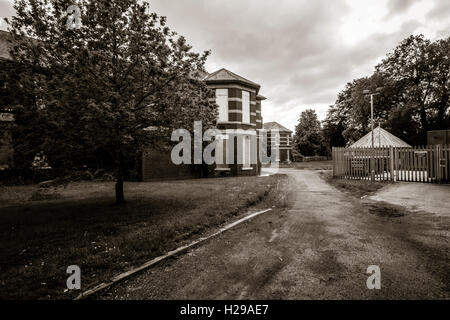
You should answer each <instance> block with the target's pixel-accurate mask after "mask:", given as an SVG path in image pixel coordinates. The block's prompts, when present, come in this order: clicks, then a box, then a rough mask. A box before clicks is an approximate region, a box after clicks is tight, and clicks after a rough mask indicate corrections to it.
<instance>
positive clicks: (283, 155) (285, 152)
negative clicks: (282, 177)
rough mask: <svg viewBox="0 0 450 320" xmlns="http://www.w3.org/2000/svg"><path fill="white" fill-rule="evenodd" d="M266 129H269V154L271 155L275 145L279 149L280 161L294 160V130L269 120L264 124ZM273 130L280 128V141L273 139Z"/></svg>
mask: <svg viewBox="0 0 450 320" xmlns="http://www.w3.org/2000/svg"><path fill="white" fill-rule="evenodd" d="M264 129H265V130H267V154H269V155H270V154H271V150H272V147H275V148H278V150H279V159H278V161H280V162H290V161H292V131H291V130H289V129H288V128H286V127H284V126H282V125H281V124H279V123H278V122H267V123H265V124H264ZM271 130H278V132H279V134H280V139H279V141H273V140H272V139H271V134H270V131H271Z"/></svg>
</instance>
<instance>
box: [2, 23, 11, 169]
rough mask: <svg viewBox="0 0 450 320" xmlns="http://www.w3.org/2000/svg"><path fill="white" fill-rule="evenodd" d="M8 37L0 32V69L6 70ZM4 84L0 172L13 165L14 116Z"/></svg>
mask: <svg viewBox="0 0 450 320" xmlns="http://www.w3.org/2000/svg"><path fill="white" fill-rule="evenodd" d="M9 38H10V35H9V33H8V32H6V31H1V30H0V68H2V69H3V68H5V69H6V68H7V66H8V65H12V64H13V61H12V58H11V56H10V54H9V47H10V42H9ZM3 88H4V84H3V83H0V90H2V91H1V95H2V96H1V97H0V170H1V169H6V168H10V167H12V165H13V156H14V150H13V147H12V139H11V126H12V123H13V122H14V116H13V114H12V113H11V112H10V105H8V103H7V101H8V99H7V97H6V96H5V94H4V91H3Z"/></svg>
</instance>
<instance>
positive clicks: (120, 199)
mask: <svg viewBox="0 0 450 320" xmlns="http://www.w3.org/2000/svg"><path fill="white" fill-rule="evenodd" d="M123 167H124V166H123V156H122V154H121V153H120V155H119V168H118V170H117V180H116V186H115V189H116V204H117V205H118V204H122V203H124V202H125V196H124V193H123V176H124V170H123Z"/></svg>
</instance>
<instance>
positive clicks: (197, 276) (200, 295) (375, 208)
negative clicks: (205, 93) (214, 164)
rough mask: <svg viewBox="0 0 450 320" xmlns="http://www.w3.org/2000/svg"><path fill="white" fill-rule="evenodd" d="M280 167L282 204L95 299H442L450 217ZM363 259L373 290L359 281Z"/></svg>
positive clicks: (449, 273) (448, 281)
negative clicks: (285, 181) (375, 273)
mask: <svg viewBox="0 0 450 320" xmlns="http://www.w3.org/2000/svg"><path fill="white" fill-rule="evenodd" d="M282 173H286V174H288V175H289V185H288V186H287V188H286V193H288V204H289V206H288V208H287V209H283V208H274V210H273V211H271V212H268V213H266V214H264V215H262V216H259V217H257V218H255V219H253V220H251V221H249V222H245V223H243V224H241V225H239V226H237V227H235V228H234V229H232V230H230V231H227V232H225V233H224V234H223V235H221V236H219V237H217V238H214V239H212V240H210V241H208V242H207V243H206V244H204V245H202V246H200V247H198V248H196V249H194V250H191V251H190V252H188V253H186V254H184V255H181V256H179V257H177V258H174V259H170V260H168V261H166V262H164V263H162V264H160V265H158V266H156V267H154V268H152V269H149V270H147V271H146V272H144V273H142V274H140V275H138V276H136V277H134V278H132V279H130V280H128V281H125V282H123V283H120V284H118V285H116V286H115V287H113V288H111V289H110V290H109V291H107V292H104V293H103V294H102V296H100V297H98V298H101V299H418V298H420V299H434V298H441V299H442V298H443V299H449V298H450V268H449V266H450V254H449V252H450V241H449V239H450V233H449V231H450V218H449V217H448V216H442V215H436V214H433V213H427V212H409V211H406V210H405V211H403V210H401V209H400V210H396V212H397V213H398V212H401V213H402V214H400V215H399V214H395V215H390V214H389V210H390V207H387V206H383V204H382V203H379V202H375V201H373V200H361V199H356V198H354V197H352V196H350V195H348V194H345V193H342V192H339V191H338V190H336V189H335V188H333V187H332V186H330V185H328V184H327V183H326V182H325V181H324V180H322V179H321V178H320V177H319V174H318V173H317V172H316V171H312V170H294V169H283V170H282ZM370 265H377V266H379V267H380V270H381V290H369V289H367V286H366V281H367V278H368V276H369V275H368V274H366V270H367V268H368V266H370Z"/></svg>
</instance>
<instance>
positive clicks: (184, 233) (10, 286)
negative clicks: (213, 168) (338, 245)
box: [0, 176, 284, 299]
mask: <svg viewBox="0 0 450 320" xmlns="http://www.w3.org/2000/svg"><path fill="white" fill-rule="evenodd" d="M282 179H284V176H271V177H247V178H231V179H210V180H203V181H199V180H192V181H174V182H158V183H141V184H138V183H135V184H130V185H129V186H128V190H126V196H128V197H127V202H126V203H125V204H123V205H120V206H115V205H112V204H113V203H114V198H113V194H112V190H113V189H112V188H109V185H106V187H105V185H104V184H98V185H97V184H95V183H84V184H80V185H75V186H74V187H73V188H68V189H67V190H60V193H61V197H60V198H58V199H59V200H55V201H29V202H25V203H23V204H21V205H17V204H16V203H15V204H14V205H12V206H9V207H8V206H4V207H2V208H1V214H0V251H1V255H2V263H1V270H2V273H1V275H0V283H1V288H0V297H1V298H3V299H11V298H12V299H35V298H38V299H55V298H56V299H60V298H63V299H68V298H73V297H74V296H76V295H77V294H78V293H79V292H65V289H66V279H67V277H68V276H69V275H68V274H66V269H67V267H68V266H69V265H78V266H80V268H81V272H82V288H83V289H87V288H88V287H91V286H93V285H96V284H98V283H100V282H102V281H105V280H107V279H109V278H110V277H111V276H113V275H115V274H117V273H119V272H123V271H126V270H129V269H131V267H133V266H138V265H140V264H142V263H143V262H145V261H148V260H150V259H152V258H154V257H156V256H158V255H161V254H163V253H164V252H167V251H169V250H172V249H174V248H176V247H178V246H180V245H182V244H185V243H186V242H189V241H191V240H192V239H195V238H197V237H199V235H200V234H203V233H206V232H208V231H209V230H210V229H212V228H214V227H217V226H219V225H221V224H223V223H225V222H227V220H229V219H231V218H232V217H235V216H237V215H239V214H241V213H243V212H245V210H246V209H247V208H248V207H250V206H253V205H255V204H258V203H259V202H261V201H264V200H265V199H266V198H267V196H268V195H269V194H271V191H273V190H275V189H277V185H278V183H279V181H280V180H282ZM111 186H112V185H111ZM103 187H105V188H104V191H102V192H99V191H98V190H103V189H102V188H103ZM81 195H82V196H81ZM271 196H272V195H271Z"/></svg>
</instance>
